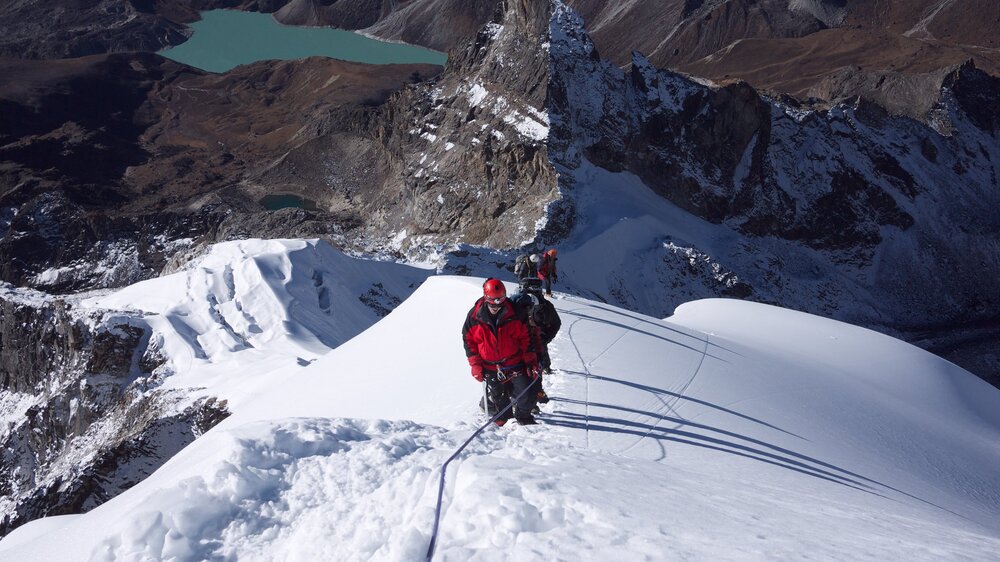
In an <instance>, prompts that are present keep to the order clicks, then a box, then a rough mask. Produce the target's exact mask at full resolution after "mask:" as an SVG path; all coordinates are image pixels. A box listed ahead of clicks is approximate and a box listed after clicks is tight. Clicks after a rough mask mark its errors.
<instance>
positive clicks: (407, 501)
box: [0, 277, 1000, 561]
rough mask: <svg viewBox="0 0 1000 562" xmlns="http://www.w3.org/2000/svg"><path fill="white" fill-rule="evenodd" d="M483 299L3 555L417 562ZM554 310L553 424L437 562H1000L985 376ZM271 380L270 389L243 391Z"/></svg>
mask: <svg viewBox="0 0 1000 562" xmlns="http://www.w3.org/2000/svg"><path fill="white" fill-rule="evenodd" d="M481 282H482V280H481V279H472V278H456V277H435V278H431V279H429V280H428V281H427V282H425V283H424V284H423V285H422V286H421V287H420V288H419V289H418V290H417V291H416V292H415V293H414V294H413V295H412V296H411V297H410V298H409V299H408V300H406V301H405V302H403V303H402V304H401V305H400V306H399V307H397V308H396V309H395V310H394V311H393V313H392V314H390V315H388V316H387V317H386V318H384V319H383V320H382V321H380V322H379V323H377V324H375V325H374V326H372V327H371V328H370V329H368V330H366V331H365V332H364V333H362V334H360V335H359V336H357V337H355V338H353V339H351V340H350V341H349V342H347V343H346V344H344V345H342V346H340V347H338V348H337V349H335V350H334V351H332V352H330V353H328V354H327V355H325V356H324V357H322V358H320V359H318V360H316V361H315V362H313V363H311V364H308V365H304V366H301V367H298V368H296V369H292V370H287V371H285V372H284V373H283V374H282V375H281V376H275V377H273V378H272V379H271V380H270V381H269V382H268V383H267V384H265V385H262V386H261V387H260V392H259V393H257V395H256V396H255V397H253V398H250V399H248V400H247V401H245V402H243V403H241V404H239V405H237V406H235V407H234V412H233V415H232V416H230V417H229V418H228V419H226V420H225V421H223V422H222V423H221V424H219V425H218V426H216V427H215V428H214V429H212V430H211V431H210V432H209V433H208V434H206V435H205V436H204V437H203V438H201V439H199V440H198V441H196V442H195V443H193V444H192V445H191V446H189V447H188V448H186V449H185V450H184V451H182V452H181V453H180V454H178V455H177V456H175V457H174V458H173V459H172V460H171V461H170V462H168V463H167V464H166V465H164V466H163V467H162V468H161V469H160V470H159V471H158V472H156V473H155V474H154V475H153V476H151V477H150V478H149V479H147V480H146V481H144V482H142V483H140V484H139V485H137V486H136V487H135V488H133V489H131V490H129V491H128V492H126V493H124V494H122V495H121V496H119V497H118V498H116V499H114V500H112V501H110V502H108V503H107V504H105V505H103V506H101V507H99V508H97V509H95V510H94V511H93V512H91V513H89V514H86V515H83V516H79V517H76V518H73V519H64V520H61V521H56V522H52V524H51V525H45V526H44V527H43V528H42V529H36V528H34V527H35V525H33V524H29V525H28V526H27V527H25V528H22V529H20V530H18V531H17V532H15V533H14V534H12V535H11V536H10V537H9V538H8V539H5V541H4V542H0V555H2V557H5V558H6V557H11V559H32V560H61V559H65V557H66V556H67V553H71V552H72V553H87V554H86V555H84V557H88V556H89V557H90V559H92V560H123V559H124V560H132V559H143V560H167V559H171V560H201V559H240V560H305V559H308V560H321V559H322V560H328V559H335V560H363V559H379V560H400V561H402V560H413V559H418V558H421V557H422V556H423V554H424V552H425V549H426V546H427V543H428V541H429V538H430V537H429V533H430V529H431V526H432V523H433V519H434V512H433V508H434V505H435V500H436V496H435V494H436V491H437V479H438V476H439V472H438V469H439V467H440V465H441V463H442V462H444V460H445V459H446V458H447V457H448V456H449V455H450V454H451V452H452V451H453V450H454V449H455V448H456V447H457V446H458V445H459V444H460V443H461V442H463V441H464V440H465V438H466V437H467V436H468V435H469V434H470V433H471V432H472V431H473V429H474V428H475V427H476V426H475V425H474V423H475V421H476V420H477V419H478V418H479V416H478V409H477V407H476V401H477V399H478V397H479V395H480V393H481V387H480V386H479V385H478V384H477V383H476V382H475V381H473V380H472V379H471V378H470V377H469V374H468V366H467V364H466V362H465V357H464V353H463V350H462V347H461V343H460V341H459V340H460V338H459V333H458V327H459V326H460V324H461V323H462V320H463V318H464V314H465V312H466V311H467V309H468V307H469V306H470V305H471V303H472V302H473V301H474V300H475V298H476V296H477V295H478V294H479V292H480V284H481ZM554 303H555V304H556V307H557V309H558V310H559V313H560V315H561V316H562V319H563V329H562V331H561V332H560V334H559V336H558V337H557V338H556V340H555V341H554V342H553V345H552V347H551V351H552V354H553V359H554V367H555V368H556V371H555V373H554V374H553V375H551V376H547V377H546V379H545V385H546V387H547V389H548V391H549V394H550V396H551V397H552V402H550V403H549V404H548V405H546V406H544V407H543V413H542V414H541V415H540V416H539V417H540V419H541V420H542V423H543V425H541V426H535V427H517V426H514V424H513V423H512V424H511V425H512V426H514V427H510V426H508V427H504V428H500V429H497V428H491V429H488V430H487V431H486V433H485V434H484V435H483V436H482V437H481V438H480V439H478V440H476V441H474V442H473V443H472V444H471V445H470V447H469V448H468V449H466V450H465V451H464V452H463V453H462V454H461V456H460V457H459V458H458V460H457V462H456V463H453V464H452V465H451V470H449V472H448V480H447V485H446V489H445V495H444V502H443V509H444V513H443V517H442V528H441V533H440V536H439V539H438V549H437V559H440V560H466V559H477V558H478V559H500V558H505V559H506V558H509V557H515V558H521V559H535V558H542V557H544V558H546V559H557V560H581V559H583V560H592V559H627V560H634V559H665V558H666V559H670V558H696V559H725V560H761V559H775V558H778V559H798V558H803V557H806V556H808V557H813V558H819V559H851V560H884V559H898V558H906V559H915V560H922V559H929V558H933V559H955V558H958V559H989V558H990V557H992V556H993V554H994V553H995V552H997V549H998V548H1000V526H998V523H997V522H998V521H1000V475H998V474H997V473H996V471H995V466H997V463H998V462H1000V450H998V449H997V447H996V443H997V442H998V439H1000V391H997V390H996V389H993V388H991V387H990V386H989V385H987V384H986V383H984V382H982V381H981V380H979V379H977V378H976V377H974V376H973V375H971V374H970V373H968V372H965V371H963V370H962V369H960V368H958V367H955V366H954V365H952V364H950V363H948V362H946V361H943V360H941V359H939V358H937V357H934V356H933V355H930V354H928V353H926V352H924V351H921V350H919V349H917V348H915V347H913V346H911V345H909V344H905V343H903V342H900V341H898V340H894V339H892V338H889V337H887V336H883V335H880V334H877V333H874V332H871V331H869V330H865V329H862V328H857V327H853V326H849V325H846V324H842V323H839V322H835V321H832V320H826V319H822V318H819V317H815V316H810V315H807V314H803V313H798V312H792V311H789V310H784V309H779V308H775V307H770V306H766V305H760V304H754V303H747V302H740V301H730V300H706V301H697V302H693V303H688V304H685V305H684V306H682V307H680V308H679V309H678V311H677V314H676V315H675V316H674V317H671V318H669V319H666V320H658V319H655V318H651V317H647V316H643V315H641V314H637V313H634V312H629V311H626V310H623V309H619V308H615V307H613V306H609V305H606V304H602V303H597V302H593V301H588V300H585V299H581V298H578V297H570V296H566V295H559V298H557V299H555V300H554ZM386 342H393V346H394V347H393V352H392V353H387V352H385V349H386V348H385V344H386ZM236 353H237V354H238V353H239V352H236ZM258 368H259V369H267V368H269V366H268V365H266V364H260V365H253V366H250V365H248V366H246V367H245V370H247V371H249V370H253V369H258ZM231 376H234V377H235V376H238V375H236V374H235V373H234V374H232V375H231ZM46 523H47V522H46ZM57 537H58V540H56V538H57ZM77 558H79V556H77Z"/></svg>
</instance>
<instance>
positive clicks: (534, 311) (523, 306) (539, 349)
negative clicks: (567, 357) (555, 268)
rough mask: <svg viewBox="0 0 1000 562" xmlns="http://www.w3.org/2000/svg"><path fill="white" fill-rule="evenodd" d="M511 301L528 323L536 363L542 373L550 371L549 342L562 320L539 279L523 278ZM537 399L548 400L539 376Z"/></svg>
mask: <svg viewBox="0 0 1000 562" xmlns="http://www.w3.org/2000/svg"><path fill="white" fill-rule="evenodd" d="M511 301H512V302H513V303H514V307H515V308H516V309H517V314H518V316H519V317H520V318H521V319H522V320H523V321H524V322H525V323H527V324H528V328H529V329H530V330H531V333H532V337H533V338H534V339H535V352H536V354H537V356H538V364H539V366H540V367H541V368H542V371H543V372H544V373H551V372H552V359H551V357H549V347H548V346H549V343H550V342H551V341H552V340H553V339H555V337H556V334H557V333H558V332H559V328H560V327H562V320H560V319H559V313H558V312H556V307H555V306H553V305H552V303H551V302H549V301H548V300H546V299H545V296H544V295H543V294H542V281H541V279H524V280H522V281H521V286H520V291H519V292H518V293H516V294H514V295H513V296H511ZM537 384H538V391H537V394H536V396H537V400H538V402H541V403H542V404H545V403H546V402H548V401H549V397H548V395H546V394H545V391H544V390H543V389H542V381H541V377H539V380H538V383H537Z"/></svg>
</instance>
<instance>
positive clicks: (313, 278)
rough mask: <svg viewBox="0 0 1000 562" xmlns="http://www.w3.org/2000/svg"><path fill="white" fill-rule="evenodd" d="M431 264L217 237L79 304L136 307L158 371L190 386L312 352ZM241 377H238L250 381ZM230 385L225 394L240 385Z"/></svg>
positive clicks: (391, 302)
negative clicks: (158, 272) (156, 273)
mask: <svg viewBox="0 0 1000 562" xmlns="http://www.w3.org/2000/svg"><path fill="white" fill-rule="evenodd" d="M431 273H432V272H431V271H428V270H421V269H416V268H413V267H407V266H402V265H397V264H393V263H388V262H375V261H370V260H360V259H355V258H350V257H348V256H345V255H343V254H341V253H339V252H337V251H335V250H334V249H333V248H331V247H330V246H329V245H328V244H326V243H323V242H319V241H317V240H309V241H304V240H269V241H263V240H247V241H237V242H226V243H222V244H217V245H215V246H213V247H212V248H211V250H210V251H209V252H208V253H207V254H206V255H204V256H202V257H201V258H198V259H196V260H194V261H193V262H192V263H190V264H188V265H187V266H186V267H185V269H184V270H183V271H180V272H178V273H174V274H172V275H167V276H164V277H159V278H156V279H151V280H149V281H144V282H142V283H137V284H136V285H133V286H131V287H127V288H125V289H122V290H120V291H117V292H115V293H112V294H110V295H107V296H102V297H95V298H93V299H90V300H87V301H84V303H83V305H84V306H88V307H95V308H100V309H111V310H125V311H135V312H139V313H140V314H141V315H142V322H144V323H146V324H148V325H149V326H150V328H151V331H152V334H153V335H152V341H151V344H150V345H151V347H152V348H153V349H155V350H157V352H158V353H160V354H162V355H163V356H165V357H166V358H167V361H166V364H164V365H163V366H162V367H161V368H160V369H161V371H163V372H161V373H160V378H161V379H166V380H165V382H166V384H167V385H168V387H182V388H197V387H202V386H205V385H210V382H209V381H212V380H220V378H221V379H222V380H224V379H225V377H226V375H227V373H228V372H229V371H231V370H232V369H234V368H239V367H238V366H239V365H242V364H250V363H253V362H263V363H266V364H269V365H274V366H275V367H276V366H277V365H281V364H293V365H297V364H299V363H308V362H310V361H314V360H315V359H316V358H317V357H320V356H322V355H323V354H325V353H326V352H328V351H329V350H330V349H332V348H334V347H337V346H338V345H340V344H342V343H343V342H345V341H347V340H349V339H350V338H351V337H353V336H355V335H356V334H358V333H359V332H361V331H362V330H364V329H365V328H367V327H368V326H371V325H372V324H374V323H375V322H376V321H377V320H378V319H379V318H380V317H381V316H383V315H384V314H385V313H386V312H387V311H388V310H391V309H392V308H393V307H394V306H395V305H396V304H397V303H398V302H399V301H400V300H402V299H403V298H405V297H406V296H408V295H409V293H410V292H412V291H413V289H414V288H416V286H417V285H418V284H419V283H420V282H422V281H423V279H424V278H426V276H428V275H430V274H431ZM246 379H253V377H252V376H251V375H250V374H249V373H248V375H247V377H246ZM246 379H244V380H240V381H239V383H240V385H247V386H248V388H252V385H253V382H252V380H246ZM230 390H231V392H227V393H226V394H227V395H228V396H227V398H230V399H231V398H235V397H236V396H237V395H243V394H244V393H246V392H247V389H246V388H232V389H230Z"/></svg>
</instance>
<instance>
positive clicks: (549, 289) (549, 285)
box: [542, 275, 552, 295]
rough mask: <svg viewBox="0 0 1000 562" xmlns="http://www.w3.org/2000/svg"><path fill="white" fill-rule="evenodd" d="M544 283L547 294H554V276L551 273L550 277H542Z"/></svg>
mask: <svg viewBox="0 0 1000 562" xmlns="http://www.w3.org/2000/svg"><path fill="white" fill-rule="evenodd" d="M542 284H544V285H545V294H547V295H551V294H552V276H551V275H549V276H548V277H543V278H542Z"/></svg>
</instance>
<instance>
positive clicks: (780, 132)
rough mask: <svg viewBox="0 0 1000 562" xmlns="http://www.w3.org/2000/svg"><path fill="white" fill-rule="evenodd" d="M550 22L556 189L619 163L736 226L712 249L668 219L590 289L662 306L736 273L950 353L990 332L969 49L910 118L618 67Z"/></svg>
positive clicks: (999, 226) (988, 105)
mask: <svg viewBox="0 0 1000 562" xmlns="http://www.w3.org/2000/svg"><path fill="white" fill-rule="evenodd" d="M550 32H551V35H552V47H551V48H552V52H553V58H552V70H551V82H550V87H549V104H548V106H547V107H548V109H549V111H550V114H549V115H550V119H551V122H552V129H551V135H550V137H549V154H550V157H551V159H552V162H553V164H554V165H555V166H556V168H557V169H559V170H560V175H559V178H560V182H561V185H562V189H563V192H564V193H567V194H569V195H570V197H569V199H570V200H571V201H570V203H569V204H570V205H572V200H574V199H575V198H576V196H575V195H573V194H574V193H575V192H579V191H581V190H589V189H597V188H598V186H594V185H588V184H586V183H584V184H582V185H581V183H580V181H581V179H580V178H583V180H582V181H584V182H586V179H585V178H586V173H580V174H578V173H577V171H578V170H585V169H587V167H588V166H590V165H596V166H598V167H600V168H603V169H605V170H608V171H611V172H616V173H617V172H629V173H631V174H634V175H635V176H637V177H638V178H639V179H641V180H642V183H644V184H645V185H646V186H648V187H649V188H650V189H652V190H653V191H655V192H656V193H657V194H659V195H661V196H662V197H664V198H665V199H667V200H669V201H670V202H671V203H673V204H674V205H676V206H677V207H679V208H681V209H683V210H685V211H687V212H688V213H690V214H691V215H694V216H696V217H699V218H701V219H704V220H705V221H708V222H709V223H713V224H715V225H717V226H716V227H713V228H716V229H718V230H717V232H719V233H720V234H718V236H719V237H721V239H726V240H730V238H729V236H730V234H728V233H730V232H738V233H740V235H741V237H740V238H739V242H729V244H730V247H729V248H725V249H723V248H721V247H720V248H716V249H714V250H709V249H708V248H698V247H697V246H693V247H688V248H683V247H682V246H680V244H681V243H682V242H676V243H675V242H674V241H672V237H677V238H680V239H681V240H683V236H678V235H677V233H674V232H671V231H670V230H669V228H668V230H667V231H666V232H664V234H665V235H666V236H667V237H668V240H669V241H668V242H666V243H665V247H666V250H665V251H662V250H661V251H660V253H659V254H657V256H659V257H661V258H662V262H663V264H664V267H659V266H657V267H658V269H656V273H655V274H654V273H653V272H650V273H649V274H648V278H647V277H644V276H646V274H640V273H636V272H632V273H631V274H630V275H629V276H622V278H621V279H620V281H613V282H612V281H609V287H608V289H606V290H603V291H602V290H598V289H594V288H590V289H589V290H591V291H595V292H596V293H599V294H607V295H610V296H611V297H612V298H611V300H612V302H615V303H616V304H621V305H625V306H627V307H632V308H638V309H640V310H643V311H644V312H647V313H651V314H653V315H657V316H665V315H668V314H670V313H671V311H672V309H673V307H674V306H675V305H676V304H679V303H680V302H683V301H684V300H689V299H690V298H698V297H705V296H723V295H725V294H726V293H727V291H729V292H731V291H733V290H736V289H734V287H735V286H736V284H735V283H733V282H732V281H733V279H738V280H739V282H740V283H741V285H740V286H741V289H739V291H738V292H739V293H740V294H744V295H746V296H749V298H753V299H754V300H759V301H764V302H770V303H776V304H780V305H782V306H786V307H790V308H795V309H799V310H805V311H808V312H813V313H817V314H821V315H826V316H833V317H835V318H838V319H843V320H846V321H848V322H852V323H855V324H860V325H864V326H868V327H872V328H875V329H878V330H880V331H884V332H887V333H890V334H893V335H896V336H900V337H903V338H907V339H910V340H911V341H915V342H918V343H920V344H921V345H923V346H925V347H928V348H932V349H935V350H938V351H942V352H943V353H946V354H949V355H950V356H952V357H956V358H958V357H959V354H953V353H952V350H955V349H962V348H963V346H966V344H969V345H972V344H974V343H976V342H981V341H982V339H983V338H984V337H986V338H988V337H989V336H988V334H989V333H992V332H991V331H990V330H993V328H991V327H992V326H995V321H994V320H992V319H994V318H995V317H996V315H997V313H998V311H1000V299H998V298H997V292H996V290H995V288H991V287H990V286H989V283H988V282H986V279H993V278H995V277H996V275H997V274H998V273H1000V253H998V252H997V245H996V240H997V239H998V236H1000V222H998V218H997V215H996V213H995V212H994V211H993V209H995V208H996V205H997V204H998V203H1000V199H998V197H1000V192H998V191H997V186H998V183H997V175H998V173H1000V168H998V164H1000V159H998V158H1000V153H998V147H1000V144H998V143H997V141H996V132H995V131H996V123H997V121H996V115H997V108H998V107H1000V105H998V104H997V103H996V99H995V96H996V92H997V91H998V90H997V88H996V84H995V80H996V78H993V77H991V76H989V75H987V74H985V73H984V72H982V71H979V70H977V69H976V68H975V67H974V66H973V65H965V66H963V67H961V68H959V69H957V70H954V71H950V72H947V73H943V74H942V76H943V78H942V81H943V82H942V83H943V87H942V88H941V90H940V91H939V92H938V93H937V95H936V96H935V101H934V102H933V103H931V104H929V105H928V108H927V115H928V120H929V122H930V123H931V125H926V124H923V123H921V122H918V121H914V120H912V119H908V118H901V117H898V116H894V115H892V114H891V113H890V112H888V111H886V110H885V109H884V108H882V107H880V106H879V105H877V104H875V103H873V102H872V101H871V100H869V99H864V98H862V99H858V98H854V99H852V100H850V103H847V104H842V105H840V106H837V107H834V108H832V109H830V110H829V111H815V110H809V109H804V108H802V107H801V106H799V105H798V104H797V103H794V102H790V101H787V100H782V99H771V98H768V97H764V96H761V95H760V94H758V93H757V92H756V91H755V90H753V89H752V88H750V87H749V86H747V85H746V84H743V83H736V84H729V85H725V86H722V87H713V88H709V87H706V86H702V85H700V84H698V83H696V82H693V81H691V80H689V79H687V78H685V77H683V76H681V75H678V74H676V73H672V72H669V71H665V70H657V69H655V68H654V67H653V66H652V64H650V63H649V62H648V61H647V60H646V59H645V58H644V57H642V56H641V55H638V54H635V55H633V60H632V63H631V65H630V68H629V70H628V71H627V72H626V71H622V70H620V69H619V68H617V67H615V66H614V65H612V64H610V63H609V62H606V61H603V60H602V59H601V58H600V56H599V55H598V54H597V50H596V47H595V46H594V44H593V43H592V42H591V41H590V39H589V37H588V36H587V35H586V33H585V31H583V28H582V21H581V20H580V19H579V18H577V17H576V16H575V15H574V14H572V12H570V11H568V10H565V9H559V8H557V13H556V17H555V18H554V19H553V25H552V28H551V30H550ZM566 231H567V232H570V233H572V231H573V227H572V226H570V227H568V228H567V229H566ZM722 233H726V234H722ZM678 248H681V250H678ZM661 254H662V255H661ZM693 256H705V258H704V260H706V261H705V263H711V264H712V268H711V270H710V271H711V273H709V270H706V271H705V272H703V274H702V277H706V278H714V279H715V281H711V279H706V284H705V286H704V287H700V286H699V283H700V281H696V280H694V279H693V278H684V277H683V276H680V277H679V276H678V275H677V274H676V272H675V271H673V269H674V266H669V265H666V264H672V263H674V262H675V261H676V258H677V257H682V258H683V259H686V260H694V261H692V262H691V263H702V259H703V258H702V257H698V258H695V257H693ZM653 261H654V260H653V258H652V257H651V259H650V262H653ZM723 272H725V275H723V274H722V273H723ZM688 277H690V276H688ZM650 278H653V280H652V281H651V280H650ZM636 279H643V280H644V281H643V282H645V283H649V282H653V283H661V282H665V283H668V284H671V286H673V287H674V288H675V289H676V290H677V293H676V294H677V298H676V300H673V299H663V298H660V299H659V300H658V301H656V302H644V301H643V300H642V298H641V297H640V296H639V295H641V294H642V292H643V291H642V290H641V287H638V286H636V285H635V283H636ZM713 283H714V285H713ZM941 302H948V303H949V305H948V306H941V304H940V303H941ZM858 303H865V304H863V305H860V306H859V305H858ZM657 307H659V308H657ZM976 326H979V327H978V328H977V327H976ZM953 332H961V333H968V334H969V337H968V338H954V337H953V335H952V333H953ZM917 334H919V336H918V335H917ZM983 334H987V335H985V336H984V335H983ZM959 340H960V341H959ZM963 363H964V364H966V365H969V366H970V367H972V366H973V365H972V363H968V362H965V361H963ZM985 363H988V362H982V361H980V362H978V363H976V365H975V367H979V368H982V367H983V365H984V364H985ZM980 372H983V371H980ZM983 374H987V373H983Z"/></svg>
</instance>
